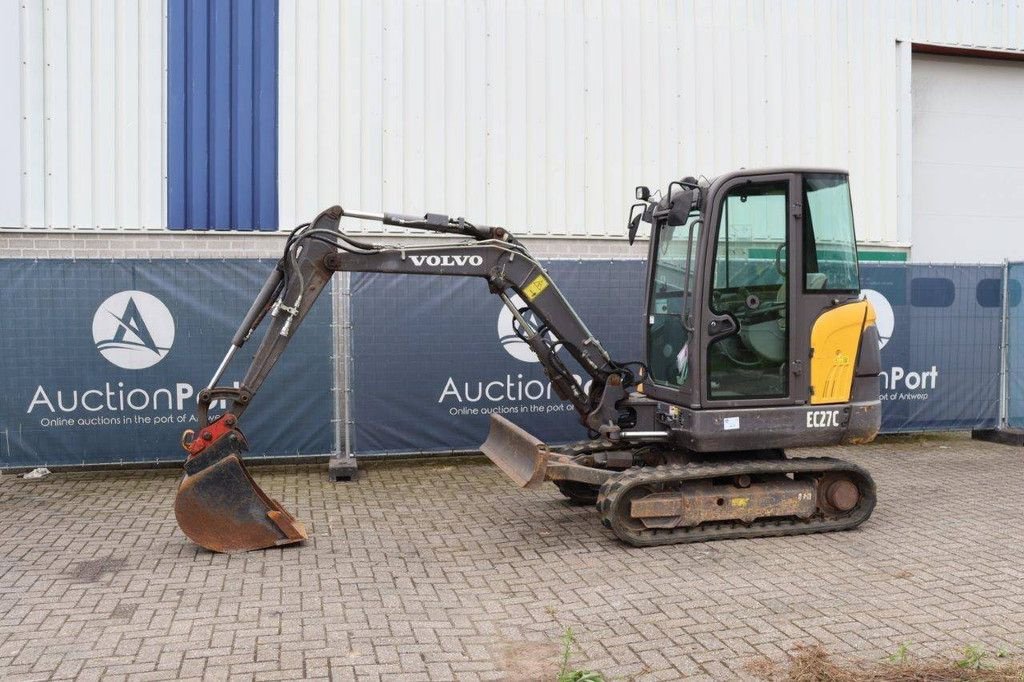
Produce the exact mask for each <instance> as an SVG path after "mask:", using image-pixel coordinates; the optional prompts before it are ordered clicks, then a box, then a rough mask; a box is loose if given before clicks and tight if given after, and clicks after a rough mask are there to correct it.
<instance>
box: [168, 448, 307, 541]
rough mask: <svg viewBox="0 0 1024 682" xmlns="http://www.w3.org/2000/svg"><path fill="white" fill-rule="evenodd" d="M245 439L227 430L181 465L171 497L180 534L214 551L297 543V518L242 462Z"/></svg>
mask: <svg viewBox="0 0 1024 682" xmlns="http://www.w3.org/2000/svg"><path fill="white" fill-rule="evenodd" d="M244 443H245V440H244V439H243V438H242V436H241V433H239V432H237V431H231V432H229V433H227V434H225V435H224V436H222V437H221V438H219V439H217V440H216V441H214V442H213V443H211V444H210V445H209V446H208V447H207V448H205V449H204V450H203V451H202V453H200V454H199V455H198V456H196V457H192V458H190V459H189V460H188V461H187V462H186V463H185V476H184V477H183V478H182V479H181V483H180V484H179V485H178V494H177V496H176V497H175V499H174V515H175V517H176V518H177V520H178V526H179V527H180V528H181V530H182V532H183V533H185V535H186V536H188V538H189V539H190V540H192V541H193V542H195V543H196V544H197V545H200V546H202V547H205V548H206V549H209V550H211V551H214V552H227V553H232V552H247V551H250V550H254V549H265V548H267V547H277V546H280V545H288V544H291V543H294V542H301V541H302V540H305V539H306V538H307V537H308V536H307V534H306V528H305V526H303V525H302V523H301V522H299V521H298V520H296V519H295V517H293V516H292V515H291V514H289V513H288V512H287V511H286V510H285V509H284V508H283V507H282V506H281V505H280V503H278V502H277V501H276V500H274V499H271V498H270V497H269V496H268V495H267V494H266V493H265V492H263V490H262V489H261V488H260V487H259V485H257V484H256V481H254V480H253V478H252V476H251V475H250V474H249V472H248V470H247V469H246V468H245V465H244V464H243V463H242V454H241V453H242V450H243V449H244Z"/></svg>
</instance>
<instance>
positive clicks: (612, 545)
mask: <svg viewBox="0 0 1024 682" xmlns="http://www.w3.org/2000/svg"><path fill="white" fill-rule="evenodd" d="M940 445H941V446H943V447H940ZM792 454H794V455H799V454H812V453H810V452H808V453H800V452H794V453H792ZM813 454H816V455H820V454H828V455H831V456H836V457H841V458H844V459H849V460H852V461H854V462H857V463H858V464H861V465H863V466H865V467H866V468H867V469H868V470H870V471H871V472H872V473H873V475H874V476H875V479H876V481H877V483H878V490H879V504H878V507H877V508H876V510H875V514H874V516H873V517H872V518H871V519H870V520H869V521H868V522H867V523H865V524H864V525H863V526H862V527H861V528H860V529H858V530H856V531H852V532H847V533H840V534H831V535H815V536H805V537H791V538H764V539H755V540H735V541H729V542H718V543H708V544H704V545H679V546H674V547H659V548H652V549H646V550H643V549H636V548H631V547H626V546H624V545H622V544H620V543H618V542H617V541H616V540H615V539H614V537H612V536H611V535H610V534H609V533H608V532H607V531H606V530H604V529H603V528H602V527H601V526H600V523H599V522H598V519H597V516H596V514H594V513H593V512H592V510H590V509H587V508H584V507H575V506H571V505H569V504H567V503H566V502H565V501H564V500H563V499H562V498H561V496H560V495H559V494H558V493H557V491H555V490H554V489H553V488H550V489H548V488H542V489H540V490H537V491H529V492H523V491H521V490H518V489H516V488H514V487H513V486H512V485H510V484H509V483H508V482H507V481H506V480H505V479H504V478H503V476H502V475H501V474H500V473H499V472H498V471H497V470H496V469H495V468H494V467H492V466H491V465H490V464H489V463H487V462H485V461H482V460H478V459H467V460H451V459H438V460H429V461H421V462H412V463H410V462H405V463H398V462H374V463H366V464H363V465H362V469H363V473H362V475H361V478H360V480H359V481H357V482H355V483H331V482H329V481H328V480H327V476H326V473H325V471H324V470H323V467H318V466H294V467H286V466H275V467H254V468H253V472H254V474H255V476H256V478H257V480H259V481H260V483H261V484H262V485H263V487H264V488H265V489H266V490H267V492H268V493H270V494H271V496H273V497H276V498H277V499H279V500H281V501H282V502H283V503H284V505H285V506H286V507H287V508H289V509H290V510H291V511H293V512H294V513H295V514H296V515H297V516H298V517H299V518H300V519H303V520H304V521H306V522H307V525H308V527H309V528H310V530H311V531H312V533H313V535H312V538H311V539H310V541H309V542H307V543H305V545H303V546H301V547H286V548H281V549H274V550H269V551H265V552H255V553H249V554H243V555H234V556H226V555H217V554H212V553H209V552H206V551H205V550H202V549H199V548H197V547H195V546H194V545H192V544H191V543H190V542H189V541H188V540H187V539H186V538H184V537H183V536H182V535H181V534H180V532H179V531H178V530H177V527H176V524H175V522H174V515H173V510H172V502H173V495H174V490H175V484H176V480H177V477H178V473H177V472H176V471H169V470H162V471H134V472H94V473H75V474H62V473H57V474H53V475H52V476H49V477H47V478H46V479H43V480H40V481H24V480H22V479H20V478H16V477H12V476H3V477H0V678H2V679H5V680H8V679H10V680H30V679H46V678H63V679H69V678H72V677H76V678H78V679H104V680H107V679H126V678H127V679H139V680H159V679H174V678H178V679H199V678H204V679H237V678H240V679H249V678H253V679H266V680H272V679H296V678H303V677H305V678H328V677H330V678H333V679H339V680H348V679H352V680H356V679H358V680H364V679H365V680H372V679H403V680H404V679H408V680H419V679H422V680H441V679H459V680H473V679H481V680H494V679H510V680H516V679H529V677H530V675H531V674H533V673H527V672H524V671H528V670H536V667H535V666H536V665H537V664H538V663H539V664H540V665H542V666H557V659H558V656H559V654H560V652H561V637H562V635H563V634H564V633H565V631H566V628H568V627H572V628H573V632H574V633H575V637H576V640H577V648H576V649H575V650H574V654H573V662H572V665H574V666H578V667H580V668H590V669H599V670H602V671H603V672H605V673H606V674H607V675H609V676H615V677H617V678H619V677H621V678H625V679H633V678H636V679H650V680H658V679H666V680H673V679H680V678H682V677H684V676H692V677H693V678H694V679H727V678H734V677H744V676H748V673H747V672H746V671H747V668H746V667H745V666H747V665H748V664H749V663H750V662H751V661H752V660H754V659H756V658H760V657H764V656H767V657H769V658H774V659H780V658H782V657H784V656H785V655H786V654H787V652H790V651H792V650H793V648H794V647H795V646H796V645H797V644H800V643H802V644H808V643H812V642H819V643H822V644H824V645H826V646H828V647H829V648H830V649H832V650H833V651H835V652H837V653H842V654H844V655H854V656H857V657H863V658H866V659H872V660H878V659H879V658H880V657H882V656H884V655H886V654H887V653H891V652H892V651H894V650H895V649H896V648H897V647H898V646H899V645H900V643H902V642H908V641H909V642H913V648H914V651H915V653H917V652H920V653H921V654H922V655H923V654H925V653H930V654H945V655H952V654H955V653H956V652H958V651H959V650H962V648H963V646H964V645H966V644H970V643H975V642H977V643H981V644H983V645H984V646H985V647H986V648H987V649H988V650H990V651H995V650H998V649H1002V648H1005V649H1006V650H1007V651H1009V652H1011V653H1020V652H1021V649H1022V646H1024V640H1022V639H1021V638H1020V637H1019V635H1018V634H1017V633H1019V632H1021V631H1022V630H1024V590H1022V589H1021V587H1020V585H1021V584H1022V580H1024V545H1022V544H1021V543H1020V542H1019V519H1020V518H1021V517H1022V516H1024V496H1021V495H1020V494H1019V490H1020V489H1021V488H1022V487H1024V468H1022V467H1020V466H1019V461H1020V455H1021V453H1020V451H1019V450H1017V449H1014V448H1010V447H1007V446H1000V445H994V444H989V443H979V442H974V441H971V440H969V439H967V438H965V437H962V436H956V435H954V436H946V437H941V438H940V437H931V436H930V437H917V438H910V437H900V438H889V439H886V440H885V441H883V442H879V443H875V444H872V445H868V446H862V447H858V448H834V449H830V450H829V451H826V452H815V453H813ZM550 669H554V668H550ZM524 675H525V677H524Z"/></svg>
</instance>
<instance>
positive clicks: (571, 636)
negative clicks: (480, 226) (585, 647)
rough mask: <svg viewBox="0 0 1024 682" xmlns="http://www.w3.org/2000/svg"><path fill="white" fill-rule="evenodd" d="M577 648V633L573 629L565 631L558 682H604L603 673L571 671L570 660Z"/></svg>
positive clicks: (576, 669)
mask: <svg viewBox="0 0 1024 682" xmlns="http://www.w3.org/2000/svg"><path fill="white" fill-rule="evenodd" d="M575 646H576V633H574V632H573V631H572V628H571V627H568V628H566V629H565V633H564V634H563V635H562V665H561V666H559V668H558V682H604V677H603V676H602V675H601V673H597V672H593V671H591V670H580V669H578V668H573V669H571V670H570V669H569V660H570V659H571V658H572V650H573V647H575Z"/></svg>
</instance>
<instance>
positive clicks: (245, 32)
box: [167, 0, 278, 230]
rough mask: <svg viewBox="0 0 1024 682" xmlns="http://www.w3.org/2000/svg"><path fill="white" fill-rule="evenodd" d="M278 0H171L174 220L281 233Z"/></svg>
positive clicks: (176, 225) (170, 205)
mask: <svg viewBox="0 0 1024 682" xmlns="http://www.w3.org/2000/svg"><path fill="white" fill-rule="evenodd" d="M277 17H278V5H277V0H170V2H169V3H168V26H167V62H168V63H167V89H168V96H167V102H168V111H167V223H168V227H170V228H171V229H178V230H180V229H197V230H206V229H214V230H232V229H237V230H253V229H257V230H276V229H277Z"/></svg>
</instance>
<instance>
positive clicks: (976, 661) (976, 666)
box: [956, 644, 988, 670]
mask: <svg viewBox="0 0 1024 682" xmlns="http://www.w3.org/2000/svg"><path fill="white" fill-rule="evenodd" d="M986 658H988V653H986V651H985V650H984V649H982V648H981V646H980V645H978V644H968V645H967V646H965V647H964V654H963V656H962V657H961V658H960V659H959V660H957V661H956V667H958V668H960V669H962V670H981V669H982V668H983V667H985V659H986Z"/></svg>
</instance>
